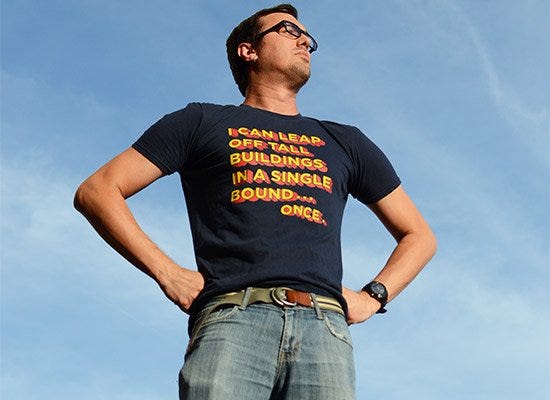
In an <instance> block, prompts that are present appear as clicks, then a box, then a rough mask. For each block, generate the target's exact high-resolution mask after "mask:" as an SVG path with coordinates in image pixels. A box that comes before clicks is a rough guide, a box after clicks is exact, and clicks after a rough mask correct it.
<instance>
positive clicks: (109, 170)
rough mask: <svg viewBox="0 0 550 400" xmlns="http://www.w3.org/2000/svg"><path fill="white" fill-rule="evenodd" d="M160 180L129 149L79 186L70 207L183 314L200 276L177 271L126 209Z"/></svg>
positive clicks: (155, 170) (154, 169) (201, 282)
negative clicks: (154, 283)
mask: <svg viewBox="0 0 550 400" xmlns="http://www.w3.org/2000/svg"><path fill="white" fill-rule="evenodd" d="M161 176H162V171H161V170H160V169H159V168H158V167H157V166H155V165H154V164H153V163H151V162H150V161H149V160H147V159H146V158H145V157H144V156H142V155H141V154H140V153H139V152H137V151H136V150H135V149H133V148H129V149H127V150H126V151H124V152H122V153H121V154H119V155H118V156H116V157H115V158H114V159H112V160H111V161H109V162H108V163H107V164H105V165H104V166H103V167H101V168H100V169H99V170H98V171H96V172H95V173H94V174H93V175H91V176H90V177H89V178H88V179H86V180H85V181H84V182H83V183H82V184H81V185H80V186H79V188H78V190H77V191H76V195H75V199H74V206H75V208H76V209H77V210H78V211H80V212H81V213H82V214H83V215H84V216H85V217H86V218H87V219H88V221H89V222H90V223H91V224H92V226H93V227H94V228H95V230H96V231H97V232H98V233H99V234H100V235H101V237H103V239H105V241H106V242H107V243H109V245H111V247H113V248H114V249H115V250H116V251H117V252H119V253H120V254H121V255H122V256H123V257H124V258H126V259H127V260H128V261H130V262H131V263H132V264H134V265H135V266H136V267H137V268H139V269H140V270H141V271H143V272H145V273H146V274H147V275H149V276H150V277H151V278H153V279H154V280H155V281H156V282H157V283H158V284H159V286H160V287H161V289H162V290H163V291H164V293H165V295H166V296H167V297H168V298H169V299H170V300H172V301H173V302H174V303H175V304H177V305H178V306H179V307H180V308H181V309H182V310H184V311H187V310H188V309H189V307H190V306H191V303H192V302H193V300H194V299H195V298H196V297H197V295H198V294H199V292H200V291H201V290H202V288H203V287H204V279H203V277H202V275H201V274H199V273H198V272H196V271H191V270H188V269H185V268H182V267H180V266H179V265H177V264H176V263H175V262H174V261H172V260H171V259H170V258H169V257H168V256H167V255H166V254H164V253H163V252H162V251H161V250H160V249H159V248H158V247H157V245H156V244H155V243H153V241H151V239H149V238H148V237H147V235H146V234H145V232H143V230H142V229H141V228H140V226H139V225H138V223H137V222H136V220H135V218H134V216H133V215H132V213H131V211H130V209H129V208H128V205H127V204H126V199H127V198H128V197H130V196H132V195H134V194H135V193H137V192H139V191H140V190H141V189H143V188H145V187H146V186H148V185H149V184H150V183H152V182H154V181H155V180H157V179H158V178H160V177H161Z"/></svg>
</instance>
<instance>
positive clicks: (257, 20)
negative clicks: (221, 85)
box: [226, 4, 317, 96]
mask: <svg viewBox="0 0 550 400" xmlns="http://www.w3.org/2000/svg"><path fill="white" fill-rule="evenodd" d="M285 15H286V17H285ZM297 18H298V11H297V10H296V9H295V8H294V7H293V6H291V5H290V4H280V5H278V6H275V7H272V8H266V9H263V10H260V11H258V12H257V13H255V14H254V15H252V16H250V17H249V18H247V19H245V20H244V21H242V22H241V23H240V24H239V25H238V26H237V27H236V28H235V29H233V31H232V32H231V34H230V35H229V37H228V38H227V42H226V47H227V58H228V60H229V65H230V67H231V72H232V73H233V78H234V79H235V82H236V83H237V85H238V87H239V91H240V92H241V94H242V95H243V96H246V90H247V88H248V86H249V83H250V82H249V72H250V68H251V64H253V63H254V62H255V61H256V60H257V59H258V50H259V49H260V48H261V47H262V43H261V42H263V41H264V40H265V41H270V40H271V41H273V40H276V39H274V38H271V37H268V39H264V38H265V37H266V36H268V35H269V34H271V32H274V34H281V35H285V36H286V38H290V39H294V42H295V44H294V45H293V46H295V47H300V48H301V51H302V53H303V50H309V52H312V51H314V50H315V49H316V48H317V44H316V43H315V41H314V39H313V38H311V36H309V34H307V32H305V29H304V28H303V27H301V26H299V22H298V20H297ZM285 21H286V22H285ZM271 44H272V45H273V46H272V47H274V46H275V44H274V43H271ZM290 45H291V46H292V44H290ZM266 47H267V45H266ZM275 49H276V48H275ZM273 50H274V48H272V49H271V51H272V53H271V54H272V55H273V56H274V57H272V58H277V59H278V58H279V57H278V56H280V55H281V54H279V55H277V54H273ZM266 51H269V49H267V50H266ZM302 57H303V58H307V69H304V68H301V70H302V71H298V68H294V69H295V71H294V73H295V75H297V76H298V75H302V76H301V77H299V78H297V80H298V83H296V86H298V85H299V86H301V85H303V84H304V83H305V82H306V81H307V79H308V78H309V54H307V56H306V55H305V54H303V55H302ZM302 63H303V61H302ZM290 69H291V70H292V69H293V67H292V66H290ZM291 73H292V71H291ZM298 89H299V88H298Z"/></svg>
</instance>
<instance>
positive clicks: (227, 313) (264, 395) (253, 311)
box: [179, 304, 355, 400]
mask: <svg viewBox="0 0 550 400" xmlns="http://www.w3.org/2000/svg"><path fill="white" fill-rule="evenodd" d="M208 312H209V308H208V305H207V306H206V307H205V308H204V309H203V311H202V315H201V314H199V315H198V317H197V319H196V321H197V322H196V324H195V327H194V333H193V334H192V337H191V339H190V342H189V346H188V348H187V352H186V355H185V364H184V366H183V368H182V369H181V372H180V377H179V387H180V399H185V400H233V399H234V400H275V399H285V400H291V399H293V400H308V399H312V400H348V399H349V400H352V399H354V398H355V394H354V393H355V369H354V364H353V348H352V342H351V337H350V334H349V330H348V326H347V323H346V321H345V318H344V317H343V316H342V315H341V314H339V313H337V312H333V311H319V310H318V311H316V310H315V309H312V308H305V307H291V308H280V307H278V306H275V305H271V304H253V305H249V306H248V307H239V306H234V307H233V306H231V307H228V308H223V309H219V310H215V311H214V312H212V313H210V314H208ZM205 314H207V315H206V317H205Z"/></svg>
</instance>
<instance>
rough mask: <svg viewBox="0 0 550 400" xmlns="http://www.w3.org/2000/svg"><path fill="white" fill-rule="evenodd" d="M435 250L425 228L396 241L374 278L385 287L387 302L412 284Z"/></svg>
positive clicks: (432, 236) (428, 230)
mask: <svg viewBox="0 0 550 400" xmlns="http://www.w3.org/2000/svg"><path fill="white" fill-rule="evenodd" d="M435 249H436V240H435V237H434V235H433V233H432V232H431V230H430V229H429V228H428V227H427V226H426V228H425V229H423V230H422V231H420V232H415V233H410V234H407V235H405V236H403V237H402V238H401V239H400V240H399V241H398V243H397V246H396V247H395V249H394V251H393V252H392V254H391V255H390V257H389V259H388V261H387V262H386V264H385V266H384V267H383V268H382V270H381V271H380V272H379V273H378V274H377V275H376V277H375V278H374V280H376V281H379V282H382V283H383V284H384V286H386V289H387V290H388V301H391V300H393V299H394V298H395V297H396V296H397V295H398V294H399V293H401V291H403V289H405V287H407V285H408V284H409V283H411V282H412V280H413V279H414V278H415V277H416V276H417V275H418V274H419V272H420V271H421V270H422V268H424V266H425V265H426V264H427V263H428V261H430V259H431V258H432V257H433V255H434V254H435Z"/></svg>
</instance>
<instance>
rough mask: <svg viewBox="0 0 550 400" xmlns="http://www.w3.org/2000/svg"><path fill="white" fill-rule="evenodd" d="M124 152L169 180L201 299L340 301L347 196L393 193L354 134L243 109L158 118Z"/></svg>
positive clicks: (196, 107) (390, 177) (376, 159)
mask: <svg viewBox="0 0 550 400" xmlns="http://www.w3.org/2000/svg"><path fill="white" fill-rule="evenodd" d="M133 147H134V148H135V149H136V150H137V151H139V152H140V153H141V154H142V155H144V156H145V157H146V158H147V159H149V160H150V161H151V162H153V163H154V164H155V165H156V166H158V167H159V168H160V169H161V170H162V172H163V173H164V174H172V173H174V172H178V173H179V174H180V177H181V182H182V186H183V191H184V194H185V199H186V203H187V210H188V215H189V220H190V225H191V232H192V235H193V245H194V250H195V257H196V262H197V266H198V269H199V271H200V272H201V273H202V274H203V275H204V277H205V280H206V285H205V288H204V290H203V291H202V292H201V293H200V294H199V297H198V298H197V300H196V301H195V302H194V304H193V306H192V308H191V310H190V311H191V314H193V313H194V312H196V311H197V309H198V307H200V306H201V305H202V304H204V302H205V301H206V300H208V299H209V298H210V297H212V296H215V295H219V294H222V293H227V292H231V291H236V290H240V289H243V288H246V287H248V286H257V287H273V286H286V287H290V288H293V289H296V290H302V291H308V292H313V293H317V294H320V295H325V296H332V297H335V298H337V299H338V300H339V301H340V302H341V303H342V305H343V307H344V308H346V304H345V301H344V299H343V297H342V293H341V291H342V287H341V281H342V256H341V248H340V227H341V222H342V215H343V212H344V206H345V203H346V200H347V197H348V194H351V195H352V196H354V197H356V198H358V199H359V200H360V201H362V202H363V203H365V204H369V203H373V202H376V201H378V200H380V199H382V198H383V197H385V196H386V195H387V194H389V193H390V192H392V191H393V190H394V189H395V188H396V187H397V186H398V185H399V184H400V181H399V178H398V177H397V175H396V173H395V171H394V169H393V167H392V166H391V164H390V162H389V161H388V159H387V158H386V157H385V155H384V154H383V153H382V152H381V151H380V149H379V148H378V147H376V145H374V143H372V142H371V141H370V140H369V139H368V138H367V137H366V136H365V135H363V134H362V133H361V132H360V131H359V130H358V129H357V128H355V127H352V126H347V125H342V124H337V123H334V122H327V121H319V120H316V119H313V118H307V117H303V116H301V115H295V116H288V115H281V114H275V113H272V112H269V111H265V110H260V109H256V108H253V107H249V106H246V105H241V106H221V105H214V104H204V103H191V104H189V105H188V106H187V107H185V108H184V109H182V110H179V111H176V112H174V113H171V114H168V115H165V116H164V117H163V118H162V119H160V120H159V121H158V122H156V123H155V124H154V125H153V126H151V127H150V128H149V129H148V130H147V131H146V132H145V133H144V134H143V135H142V136H141V137H140V138H139V139H138V140H137V141H136V142H135V143H134V144H133Z"/></svg>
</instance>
